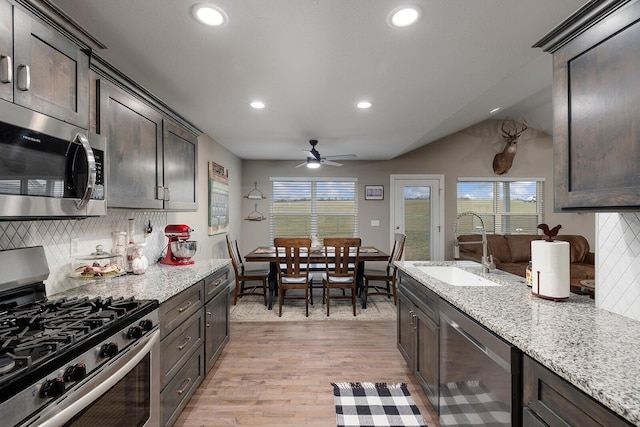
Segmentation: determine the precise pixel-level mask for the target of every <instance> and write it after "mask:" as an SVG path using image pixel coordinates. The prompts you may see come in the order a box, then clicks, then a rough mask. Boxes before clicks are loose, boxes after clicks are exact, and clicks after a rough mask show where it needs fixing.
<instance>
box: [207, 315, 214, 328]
mask: <svg viewBox="0 0 640 427" xmlns="http://www.w3.org/2000/svg"><path fill="white" fill-rule="evenodd" d="M207 316H209V319H211V320H210V321H208V322H207V328H208V327H210V326H211V323H212V322H213V313H212V312H210V311H207Z"/></svg>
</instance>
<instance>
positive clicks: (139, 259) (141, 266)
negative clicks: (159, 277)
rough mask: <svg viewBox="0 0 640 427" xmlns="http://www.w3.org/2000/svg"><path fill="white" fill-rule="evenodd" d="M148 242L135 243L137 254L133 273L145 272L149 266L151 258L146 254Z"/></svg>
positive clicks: (132, 265)
mask: <svg viewBox="0 0 640 427" xmlns="http://www.w3.org/2000/svg"><path fill="white" fill-rule="evenodd" d="M145 246H147V244H146V243H137V244H136V245H135V254H134V258H133V262H132V264H131V267H132V271H133V274H144V273H145V271H147V267H148V266H149V260H147V257H146V256H145V255H144V247H145Z"/></svg>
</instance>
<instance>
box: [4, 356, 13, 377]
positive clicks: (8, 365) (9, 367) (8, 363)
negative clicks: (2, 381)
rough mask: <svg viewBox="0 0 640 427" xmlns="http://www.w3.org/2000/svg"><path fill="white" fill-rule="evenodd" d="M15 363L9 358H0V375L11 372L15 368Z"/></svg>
mask: <svg viewBox="0 0 640 427" xmlns="http://www.w3.org/2000/svg"><path fill="white" fill-rule="evenodd" d="M15 366H16V362H15V361H14V360H13V359H12V358H11V357H9V356H2V357H0V375H4V374H6V373H8V372H11V371H12V370H13V368H15Z"/></svg>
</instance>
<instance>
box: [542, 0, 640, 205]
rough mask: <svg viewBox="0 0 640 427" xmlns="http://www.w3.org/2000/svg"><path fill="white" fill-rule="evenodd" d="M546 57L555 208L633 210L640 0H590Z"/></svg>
mask: <svg viewBox="0 0 640 427" xmlns="http://www.w3.org/2000/svg"><path fill="white" fill-rule="evenodd" d="M534 47H539V48H542V49H543V50H544V51H546V52H550V53H552V54H553V110H554V113H553V117H554V134H553V146H554V151H553V154H554V181H555V182H554V186H555V197H554V210H555V211H556V212H571V211H625V210H627V211H628V210H640V1H637V0H634V1H629V0H625V1H620V0H617V1H612V0H607V1H602V0H598V1H590V2H588V3H586V4H585V5H584V6H583V7H582V8H581V9H579V10H578V11H576V12H575V13H574V14H573V15H571V16H570V17H569V18H568V19H567V20H565V21H564V22H562V23H561V24H560V25H558V26H557V27H556V28H555V29H554V30H553V31H551V32H550V33H549V34H548V35H547V36H545V37H544V38H543V39H542V40H540V41H539V42H537V43H536V44H535V45H534Z"/></svg>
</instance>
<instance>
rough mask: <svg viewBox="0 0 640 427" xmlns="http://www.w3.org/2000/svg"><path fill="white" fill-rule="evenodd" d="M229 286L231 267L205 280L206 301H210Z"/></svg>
mask: <svg viewBox="0 0 640 427" xmlns="http://www.w3.org/2000/svg"><path fill="white" fill-rule="evenodd" d="M228 285H229V267H225V268H224V269H221V270H218V271H216V272H215V273H213V274H210V275H209V276H207V277H206V278H205V279H204V295H205V299H204V300H205V301H209V300H210V299H211V298H213V297H214V296H216V295H217V294H218V293H219V292H221V291H222V290H223V289H227V288H228Z"/></svg>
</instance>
